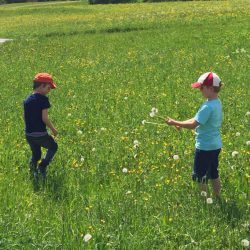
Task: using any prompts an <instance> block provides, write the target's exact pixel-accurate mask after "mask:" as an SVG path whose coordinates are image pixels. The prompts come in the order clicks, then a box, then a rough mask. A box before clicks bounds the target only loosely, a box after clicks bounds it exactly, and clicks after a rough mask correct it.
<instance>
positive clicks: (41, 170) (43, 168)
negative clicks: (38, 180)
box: [38, 165, 46, 178]
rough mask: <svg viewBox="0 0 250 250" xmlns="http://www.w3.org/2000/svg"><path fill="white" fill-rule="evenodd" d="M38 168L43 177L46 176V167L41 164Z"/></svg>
mask: <svg viewBox="0 0 250 250" xmlns="http://www.w3.org/2000/svg"><path fill="white" fill-rule="evenodd" d="M38 170H39V172H40V174H41V176H42V177H43V178H46V167H43V166H41V165H39V166H38Z"/></svg>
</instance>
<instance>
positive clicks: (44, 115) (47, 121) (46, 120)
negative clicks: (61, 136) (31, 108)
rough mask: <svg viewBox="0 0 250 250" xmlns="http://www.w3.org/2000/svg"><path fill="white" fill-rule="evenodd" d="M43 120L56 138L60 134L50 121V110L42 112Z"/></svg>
mask: <svg viewBox="0 0 250 250" xmlns="http://www.w3.org/2000/svg"><path fill="white" fill-rule="evenodd" d="M42 120H43V122H44V123H45V124H46V126H47V127H48V128H50V130H51V131H52V133H53V135H54V136H56V135H57V133H58V132H57V130H56V128H55V127H54V126H53V124H52V122H51V121H50V120H49V116H48V109H43V110H42Z"/></svg>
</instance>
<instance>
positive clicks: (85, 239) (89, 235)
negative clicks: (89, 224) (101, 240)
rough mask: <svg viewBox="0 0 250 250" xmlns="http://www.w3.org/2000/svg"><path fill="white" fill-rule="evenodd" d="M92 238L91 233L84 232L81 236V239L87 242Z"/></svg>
mask: <svg viewBox="0 0 250 250" xmlns="http://www.w3.org/2000/svg"><path fill="white" fill-rule="evenodd" d="M91 239H92V235H91V234H85V235H84V236H83V240H84V241H85V242H88V241H89V240H91Z"/></svg>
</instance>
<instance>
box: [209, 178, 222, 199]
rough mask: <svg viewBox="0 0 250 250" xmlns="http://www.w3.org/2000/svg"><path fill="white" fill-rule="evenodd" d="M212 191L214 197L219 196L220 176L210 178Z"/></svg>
mask: <svg viewBox="0 0 250 250" xmlns="http://www.w3.org/2000/svg"><path fill="white" fill-rule="evenodd" d="M211 183H212V187H213V191H214V194H215V196H216V197H219V196H220V190H221V185H220V177H218V178H217V179H212V180H211Z"/></svg>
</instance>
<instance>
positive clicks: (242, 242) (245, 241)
mask: <svg viewBox="0 0 250 250" xmlns="http://www.w3.org/2000/svg"><path fill="white" fill-rule="evenodd" d="M241 245H242V246H243V247H249V241H248V240H247V239H244V240H242V241H241Z"/></svg>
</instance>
